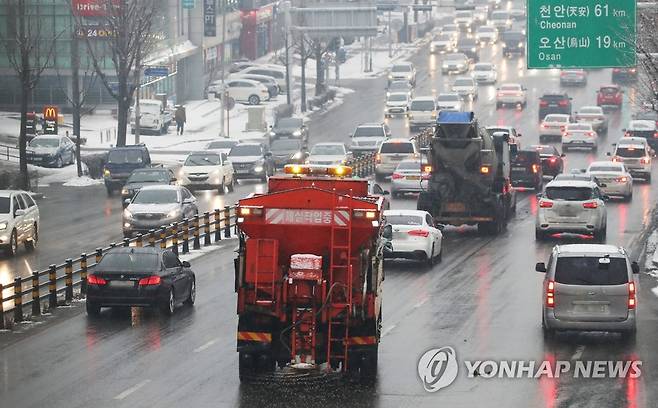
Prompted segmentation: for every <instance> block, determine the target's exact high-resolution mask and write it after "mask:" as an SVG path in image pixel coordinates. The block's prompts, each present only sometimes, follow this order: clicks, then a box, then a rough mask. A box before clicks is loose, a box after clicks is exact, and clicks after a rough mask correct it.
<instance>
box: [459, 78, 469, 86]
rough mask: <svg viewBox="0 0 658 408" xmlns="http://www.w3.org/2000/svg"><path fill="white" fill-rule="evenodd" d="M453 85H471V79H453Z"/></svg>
mask: <svg viewBox="0 0 658 408" xmlns="http://www.w3.org/2000/svg"><path fill="white" fill-rule="evenodd" d="M455 86H473V80H472V79H469V78H463V79H457V80H455Z"/></svg>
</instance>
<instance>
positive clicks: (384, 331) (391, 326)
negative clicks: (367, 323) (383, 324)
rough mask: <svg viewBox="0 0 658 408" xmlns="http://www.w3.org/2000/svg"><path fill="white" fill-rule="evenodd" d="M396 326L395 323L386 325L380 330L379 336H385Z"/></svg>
mask: <svg viewBox="0 0 658 408" xmlns="http://www.w3.org/2000/svg"><path fill="white" fill-rule="evenodd" d="M396 327H397V324H392V325H390V326H388V327H387V328H385V329H384V330H382V335H381V337H384V336H386V335H387V334H389V333H390V332H392V331H393V329H395V328H396Z"/></svg>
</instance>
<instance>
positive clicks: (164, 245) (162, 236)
mask: <svg viewBox="0 0 658 408" xmlns="http://www.w3.org/2000/svg"><path fill="white" fill-rule="evenodd" d="M165 248H167V227H162V228H160V249H165Z"/></svg>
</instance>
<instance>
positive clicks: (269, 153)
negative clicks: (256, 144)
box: [264, 152, 272, 159]
mask: <svg viewBox="0 0 658 408" xmlns="http://www.w3.org/2000/svg"><path fill="white" fill-rule="evenodd" d="M264 157H265V158H266V159H269V158H271V157H272V152H267V153H265V154H264Z"/></svg>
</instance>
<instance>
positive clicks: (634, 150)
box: [608, 137, 655, 183]
mask: <svg viewBox="0 0 658 408" xmlns="http://www.w3.org/2000/svg"><path fill="white" fill-rule="evenodd" d="M608 154H609V153H608ZM654 154H655V153H654V152H653V150H652V149H651V148H650V147H649V144H648V143H647V140H646V139H644V138H642V137H624V138H621V139H619V142H617V143H616V144H615V151H614V153H613V154H612V161H613V162H617V163H619V162H623V163H624V166H626V170H628V172H629V173H630V174H631V176H633V178H635V177H638V178H641V179H644V180H645V181H646V182H647V183H650V182H651V158H652V157H653V156H654Z"/></svg>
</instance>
